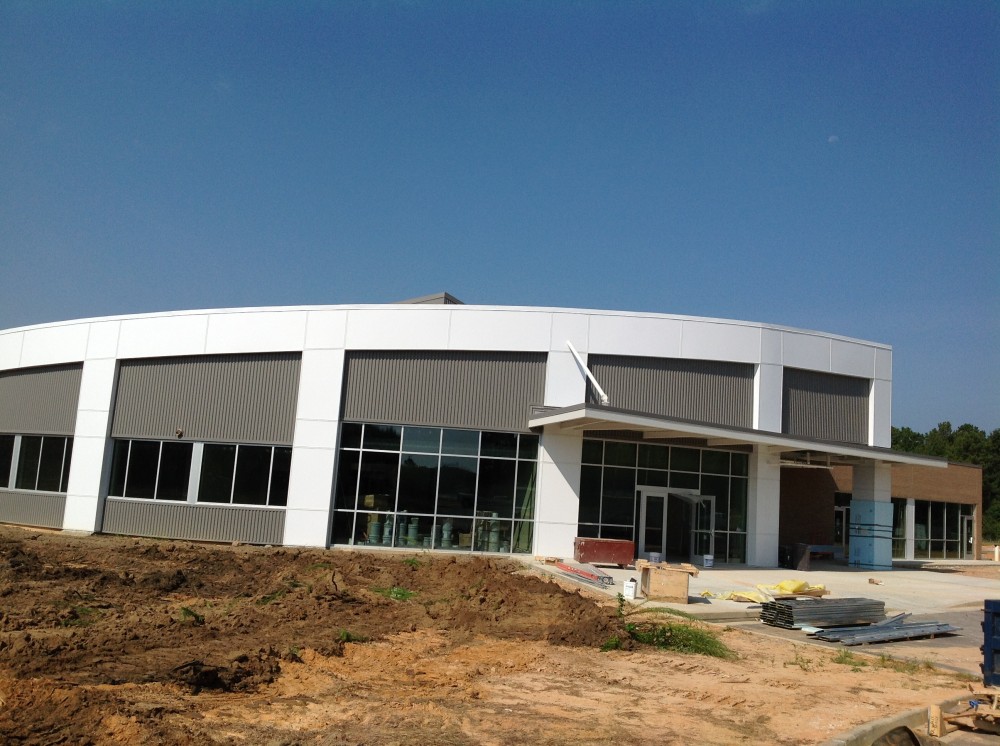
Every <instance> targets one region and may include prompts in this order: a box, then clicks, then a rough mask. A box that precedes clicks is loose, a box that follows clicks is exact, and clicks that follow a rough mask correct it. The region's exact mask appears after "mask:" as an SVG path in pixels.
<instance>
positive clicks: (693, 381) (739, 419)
mask: <svg viewBox="0 0 1000 746" xmlns="http://www.w3.org/2000/svg"><path fill="white" fill-rule="evenodd" d="M587 364H588V367H589V368H590V370H591V372H592V373H593V374H594V377H595V378H596V379H597V382H598V383H600V384H601V388H603V389H604V391H605V393H607V395H608V399H609V403H610V405H611V406H613V407H619V408H621V409H632V410H635V411H637V412H648V413H650V414H657V415H660V416H663V417H680V418H683V419H688V420H698V421H700V422H711V423H713V424H717V425H731V426H733V427H751V426H752V425H753V374H754V366H753V365H751V364H749V363H725V362H714V361H710V360H681V359H676V358H653V357H629V356H625V355H590V356H589V357H588V359H587ZM587 389H588V390H587V401H588V402H589V403H591V404H595V403H598V397H597V394H596V392H595V391H593V386H589V385H588V387H587Z"/></svg>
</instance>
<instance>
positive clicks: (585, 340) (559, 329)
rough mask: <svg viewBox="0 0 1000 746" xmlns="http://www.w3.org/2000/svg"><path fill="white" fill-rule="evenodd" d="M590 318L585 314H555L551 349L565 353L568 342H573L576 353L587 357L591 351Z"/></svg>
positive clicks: (550, 339)
mask: <svg viewBox="0 0 1000 746" xmlns="http://www.w3.org/2000/svg"><path fill="white" fill-rule="evenodd" d="M589 338H590V317H589V316H588V315H587V314H584V313H553V314H552V334H551V335H550V338H549V349H550V350H553V351H559V352H565V351H566V350H568V349H569V348H568V347H566V342H572V343H573V346H574V347H575V348H576V351H577V352H579V353H580V354H581V355H586V353H587V350H588V349H590V347H589V342H590V339H589Z"/></svg>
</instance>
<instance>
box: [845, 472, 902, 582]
mask: <svg viewBox="0 0 1000 746" xmlns="http://www.w3.org/2000/svg"><path fill="white" fill-rule="evenodd" d="M853 482H854V484H853V490H852V499H851V525H850V527H849V530H850V535H851V552H850V560H849V563H850V565H851V566H852V567H862V568H865V569H870V570H891V569H892V467H891V466H889V465H888V464H880V463H875V462H871V463H864V464H859V465H857V466H855V467H854V480H853Z"/></svg>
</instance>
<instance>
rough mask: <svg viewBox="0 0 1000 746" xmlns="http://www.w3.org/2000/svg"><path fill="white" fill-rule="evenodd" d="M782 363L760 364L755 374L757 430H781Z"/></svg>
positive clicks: (773, 431)
mask: <svg viewBox="0 0 1000 746" xmlns="http://www.w3.org/2000/svg"><path fill="white" fill-rule="evenodd" d="M783 370H784V369H783V368H782V367H781V366H780V365H763V364H762V365H758V366H757V371H756V374H755V375H754V382H753V386H754V412H753V426H754V428H756V429H757V430H767V431H769V432H772V433H780V432H781V392H782V371H783Z"/></svg>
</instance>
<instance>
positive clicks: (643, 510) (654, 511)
mask: <svg viewBox="0 0 1000 746" xmlns="http://www.w3.org/2000/svg"><path fill="white" fill-rule="evenodd" d="M666 505H667V496H666V495H662V494H659V495H658V494H647V493H646V492H643V493H642V502H641V504H640V506H639V546H638V547H637V554H638V556H639V557H641V558H642V559H645V560H648V559H649V553H650V552H658V553H659V554H660V556H661V557H663V556H664V555H665V554H666V550H665V543H666V537H667V511H666Z"/></svg>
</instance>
